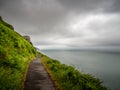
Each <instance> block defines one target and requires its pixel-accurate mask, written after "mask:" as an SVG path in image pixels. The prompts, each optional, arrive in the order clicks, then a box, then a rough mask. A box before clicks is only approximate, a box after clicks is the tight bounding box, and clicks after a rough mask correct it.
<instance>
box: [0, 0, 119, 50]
mask: <svg viewBox="0 0 120 90" xmlns="http://www.w3.org/2000/svg"><path fill="white" fill-rule="evenodd" d="M0 16H2V17H3V19H4V20H6V21H7V22H9V23H10V24H12V25H13V26H14V28H15V31H17V32H19V33H20V34H21V35H29V36H30V37H31V41H32V43H33V44H34V45H35V46H36V47H39V48H40V49H45V48H93V47H95V48H106V47H107V48H108V47H110V48H117V49H120V0H0Z"/></svg>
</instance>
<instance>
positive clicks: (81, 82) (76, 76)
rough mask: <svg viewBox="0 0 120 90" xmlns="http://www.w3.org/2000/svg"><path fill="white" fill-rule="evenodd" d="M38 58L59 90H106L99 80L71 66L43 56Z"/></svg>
mask: <svg viewBox="0 0 120 90" xmlns="http://www.w3.org/2000/svg"><path fill="white" fill-rule="evenodd" d="M40 56H41V58H42V63H43V64H44V66H45V67H46V68H47V70H48V72H49V73H50V75H51V76H52V79H53V80H54V81H56V83H55V84H56V85H57V86H58V87H59V88H60V90H107V88H106V87H104V86H103V85H102V84H101V81H100V80H99V79H97V78H94V77H93V76H91V75H89V74H83V73H81V72H79V71H78V70H76V69H75V68H73V67H72V66H67V65H65V64H61V63H60V62H59V61H57V60H54V59H51V58H49V57H47V56H45V55H43V54H40Z"/></svg>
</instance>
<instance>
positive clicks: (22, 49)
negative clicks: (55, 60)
mask: <svg viewBox="0 0 120 90" xmlns="http://www.w3.org/2000/svg"><path fill="white" fill-rule="evenodd" d="M35 56H36V50H35V48H34V47H33V46H32V45H31V44H30V43H29V42H28V41H26V40H25V39H24V38H23V37H22V36H21V35H20V34H18V33H17V32H15V31H14V30H12V28H11V25H9V24H8V23H6V22H4V21H3V20H0V90H21V88H22V83H23V79H24V74H25V71H26V68H27V66H28V64H29V62H30V60H31V59H32V58H34V57H35Z"/></svg>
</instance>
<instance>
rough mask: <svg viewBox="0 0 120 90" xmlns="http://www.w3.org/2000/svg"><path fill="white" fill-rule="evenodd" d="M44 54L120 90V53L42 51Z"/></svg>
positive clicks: (112, 89)
mask: <svg viewBox="0 0 120 90" xmlns="http://www.w3.org/2000/svg"><path fill="white" fill-rule="evenodd" d="M40 52H42V53H43V54H46V55H48V56H49V57H51V58H54V59H57V60H59V61H60V62H61V63H64V64H67V65H73V66H75V67H76V68H77V69H79V70H80V71H82V72H84V73H89V74H92V75H94V76H95V77H98V78H100V79H101V80H102V81H103V84H104V85H105V86H107V87H108V88H110V90H120V53H119V52H106V51H82V50H42V51H40Z"/></svg>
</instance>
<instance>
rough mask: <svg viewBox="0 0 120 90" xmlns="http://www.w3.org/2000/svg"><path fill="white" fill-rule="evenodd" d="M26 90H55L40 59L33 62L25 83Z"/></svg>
mask: <svg viewBox="0 0 120 90" xmlns="http://www.w3.org/2000/svg"><path fill="white" fill-rule="evenodd" d="M24 90H55V87H54V84H53V83H52V81H51V79H50V77H49V75H48V73H47V71H46V70H45V68H44V67H43V65H42V63H41V62H40V58H37V59H35V60H33V61H31V63H30V65H29V68H28V72H27V75H26V80H25V82H24Z"/></svg>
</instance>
